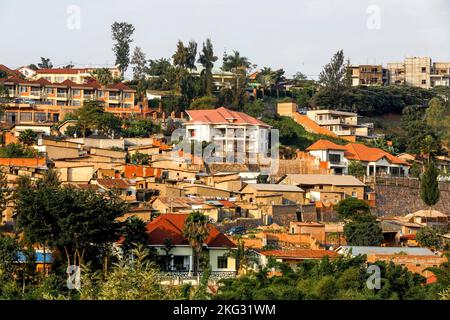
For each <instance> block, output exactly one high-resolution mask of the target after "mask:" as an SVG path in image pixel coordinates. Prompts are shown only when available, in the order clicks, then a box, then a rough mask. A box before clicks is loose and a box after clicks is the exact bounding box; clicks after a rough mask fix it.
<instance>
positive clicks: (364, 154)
mask: <svg viewBox="0 0 450 320" xmlns="http://www.w3.org/2000/svg"><path fill="white" fill-rule="evenodd" d="M345 148H346V151H345V154H344V156H345V158H346V159H347V160H348V161H351V160H354V161H358V162H360V163H362V164H363V165H364V166H365V167H366V175H367V176H407V175H408V171H409V167H410V166H409V164H408V163H407V162H406V161H404V160H402V159H399V158H397V157H396V156H394V155H392V154H390V153H388V152H386V151H384V150H382V149H379V148H373V147H368V146H366V145H363V144H360V143H349V144H347V145H346V146H345Z"/></svg>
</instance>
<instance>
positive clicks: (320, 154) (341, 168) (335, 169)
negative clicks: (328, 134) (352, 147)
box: [306, 139, 348, 174]
mask: <svg viewBox="0 0 450 320" xmlns="http://www.w3.org/2000/svg"><path fill="white" fill-rule="evenodd" d="M346 150H347V149H346V148H345V146H341V145H338V144H336V143H333V142H331V141H328V140H325V139H320V140H318V141H316V142H314V143H313V144H312V145H310V146H309V147H308V148H307V149H306V151H308V152H309V154H310V155H312V156H314V157H317V158H319V159H320V161H323V162H325V161H327V162H329V163H330V169H331V173H332V174H347V172H348V164H347V161H346V159H345V157H344V152H345V151H346Z"/></svg>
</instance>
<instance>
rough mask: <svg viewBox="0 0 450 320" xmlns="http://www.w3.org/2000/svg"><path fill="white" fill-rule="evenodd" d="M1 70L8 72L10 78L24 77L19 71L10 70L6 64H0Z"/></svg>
mask: <svg viewBox="0 0 450 320" xmlns="http://www.w3.org/2000/svg"><path fill="white" fill-rule="evenodd" d="M0 70H1V71H4V72H6V74H7V75H8V76H19V77H20V76H22V74H21V73H20V72H19V71H17V70H13V69H10V68H8V67H7V66H5V65H4V64H0Z"/></svg>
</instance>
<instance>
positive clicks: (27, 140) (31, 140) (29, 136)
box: [19, 129, 37, 146]
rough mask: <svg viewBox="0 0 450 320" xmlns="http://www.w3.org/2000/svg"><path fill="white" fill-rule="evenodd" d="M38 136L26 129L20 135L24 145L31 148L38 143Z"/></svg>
mask: <svg viewBox="0 0 450 320" xmlns="http://www.w3.org/2000/svg"><path fill="white" fill-rule="evenodd" d="M36 139H37V135H36V132H34V131H33V130H31V129H26V130H24V131H23V132H21V133H20V134H19V141H20V142H22V143H23V144H24V145H27V146H31V145H33V144H35V143H36Z"/></svg>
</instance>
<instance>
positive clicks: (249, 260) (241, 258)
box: [228, 239, 258, 275]
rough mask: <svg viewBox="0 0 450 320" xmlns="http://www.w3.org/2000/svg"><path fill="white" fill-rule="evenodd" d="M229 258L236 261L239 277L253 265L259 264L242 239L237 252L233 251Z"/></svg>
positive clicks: (239, 241)
mask: <svg viewBox="0 0 450 320" xmlns="http://www.w3.org/2000/svg"><path fill="white" fill-rule="evenodd" d="M228 256H229V257H231V258H234V259H235V260H236V269H237V273H238V275H241V274H243V273H244V270H245V269H246V268H247V267H249V266H250V265H251V264H256V263H258V259H257V257H256V255H255V253H254V251H253V250H252V249H249V248H246V247H245V246H244V241H242V239H239V240H238V243H237V248H236V250H231V251H230V252H229V253H228Z"/></svg>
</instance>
